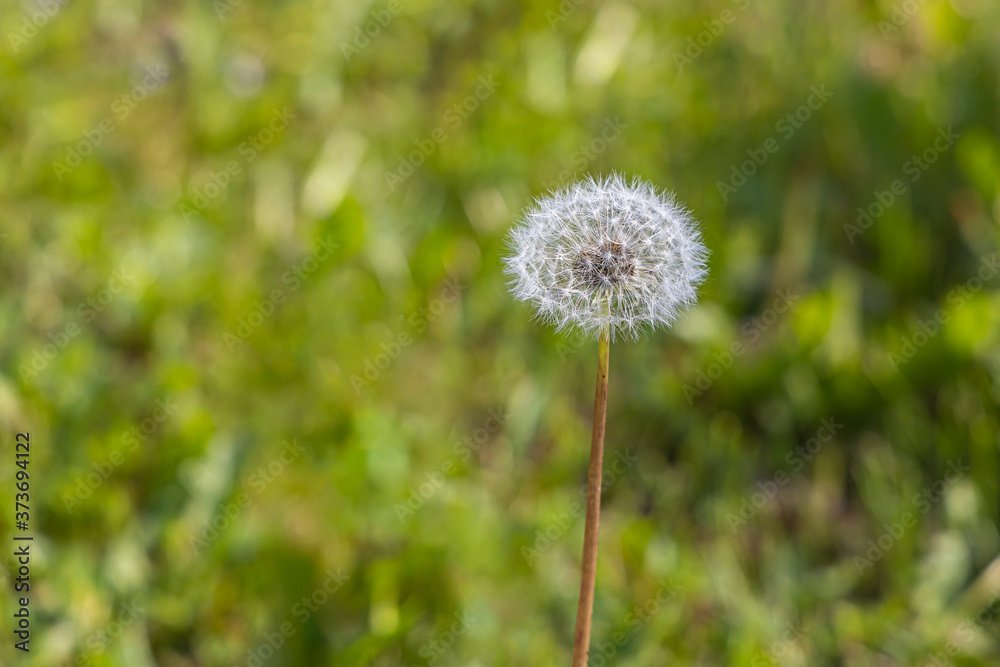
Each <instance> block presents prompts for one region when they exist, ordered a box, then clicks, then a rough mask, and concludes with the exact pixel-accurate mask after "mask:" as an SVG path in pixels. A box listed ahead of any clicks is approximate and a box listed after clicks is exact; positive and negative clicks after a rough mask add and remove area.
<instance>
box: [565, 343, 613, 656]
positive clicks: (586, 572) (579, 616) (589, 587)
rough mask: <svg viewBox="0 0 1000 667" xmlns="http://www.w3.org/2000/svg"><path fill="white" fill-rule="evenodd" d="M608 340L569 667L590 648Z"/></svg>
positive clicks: (600, 363) (600, 369) (601, 364)
mask: <svg viewBox="0 0 1000 667" xmlns="http://www.w3.org/2000/svg"><path fill="white" fill-rule="evenodd" d="M610 353H611V341H610V338H609V336H608V332H607V331H604V332H603V333H602V334H601V340H600V343H599V346H598V352H597V391H596V393H595V396H594V431H593V434H592V436H591V440H590V473H589V475H588V477H587V523H586V526H585V527H584V532H583V563H582V572H581V575H580V602H579V604H577V607H576V634H575V635H574V637H573V667H586V665H587V653H588V650H589V648H590V620H591V617H592V616H593V613H594V582H595V580H596V578H597V537H598V527H599V524H600V522H601V467H602V465H603V462H604V421H605V414H606V413H607V408H608V357H609V356H610Z"/></svg>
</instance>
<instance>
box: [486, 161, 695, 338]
mask: <svg viewBox="0 0 1000 667" xmlns="http://www.w3.org/2000/svg"><path fill="white" fill-rule="evenodd" d="M509 246H510V253H511V254H510V255H509V256H508V257H506V258H505V260H504V262H505V270H506V272H507V274H508V275H509V276H510V277H511V280H510V288H511V292H512V293H513V294H514V296H515V298H517V299H519V300H521V301H527V302H530V303H532V304H533V305H534V306H535V309H536V313H537V316H538V317H539V318H540V319H542V320H544V321H546V322H549V323H551V324H553V325H555V326H556V327H557V328H558V329H559V330H566V329H570V328H573V327H578V328H579V329H580V330H582V331H583V332H584V333H585V334H586V335H588V336H590V337H594V338H596V337H597V336H599V335H600V333H601V332H602V331H605V330H607V331H608V332H609V334H610V336H611V337H612V339H614V338H616V337H624V338H630V339H634V338H637V337H638V336H639V335H640V334H641V333H643V332H644V331H648V330H651V329H655V328H657V327H659V326H669V325H670V324H671V323H673V321H674V320H675V319H676V318H677V316H678V314H679V313H680V312H681V311H682V310H684V308H686V307H687V306H689V305H691V304H693V303H694V302H695V301H696V300H697V287H698V285H699V284H701V282H702V281H703V280H704V278H705V275H706V268H705V261H706V259H707V257H708V251H707V250H706V249H705V246H704V245H702V242H701V235H700V233H699V231H698V226H697V222H696V221H695V220H694V218H693V217H692V216H691V214H690V212H689V211H687V210H686V209H685V208H684V207H683V206H681V205H679V204H678V203H677V201H676V200H675V199H674V197H673V195H670V194H667V193H662V192H660V191H658V190H657V189H656V188H655V187H654V186H652V185H651V184H649V183H646V182H644V181H640V180H638V179H635V180H633V181H632V182H631V183H629V182H626V181H625V179H624V178H622V177H621V176H620V175H618V174H612V175H610V176H606V177H597V178H588V179H586V180H584V181H580V182H578V183H575V184H573V185H571V186H569V187H566V188H563V189H561V190H559V191H557V192H554V193H552V194H550V195H548V196H546V197H542V198H539V199H538V200H536V201H535V204H534V205H533V206H532V207H530V208H529V209H528V210H526V211H525V213H524V214H523V216H522V218H521V220H520V221H519V223H518V224H517V225H516V226H515V227H514V229H513V230H512V231H511V233H510V237H509Z"/></svg>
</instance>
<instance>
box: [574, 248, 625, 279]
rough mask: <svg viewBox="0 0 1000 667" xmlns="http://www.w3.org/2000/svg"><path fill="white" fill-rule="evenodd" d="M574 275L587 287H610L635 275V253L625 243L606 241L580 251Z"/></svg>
mask: <svg viewBox="0 0 1000 667" xmlns="http://www.w3.org/2000/svg"><path fill="white" fill-rule="evenodd" d="M573 275H574V276H575V277H576V279H577V280H579V281H580V282H582V283H583V284H584V285H586V286H587V287H591V288H595V289H597V288H601V287H610V286H611V285H616V284H618V283H621V282H625V281H626V280H628V279H629V278H630V277H631V276H634V275H635V254H634V253H633V252H632V251H631V250H629V249H628V248H627V247H626V246H625V245H624V244H623V243H619V242H617V241H605V242H604V243H602V244H600V245H596V246H590V247H589V248H584V249H583V250H581V251H580V255H579V256H578V257H577V258H576V260H575V261H574V262H573Z"/></svg>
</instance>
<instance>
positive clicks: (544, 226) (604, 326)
mask: <svg viewBox="0 0 1000 667" xmlns="http://www.w3.org/2000/svg"><path fill="white" fill-rule="evenodd" d="M510 247H511V252H512V254H511V255H510V256H509V257H507V258H506V259H505V265H506V266H505V268H506V272H507V273H508V274H509V275H510V276H511V281H510V286H511V291H512V292H513V294H514V296H515V297H516V298H517V299H519V300H521V301H528V302H530V303H532V304H533V305H534V306H535V309H536V315H537V317H538V318H539V319H540V320H542V321H545V322H548V323H550V324H553V325H555V326H556V328H557V329H558V330H560V331H564V330H568V329H572V328H579V329H580V330H581V331H582V332H583V333H584V334H586V335H588V336H590V337H593V338H597V339H598V340H599V345H598V373H597V391H596V395H595V398H594V430H593V434H592V438H591V448H590V470H589V474H588V481H587V519H586V527H585V530H584V541H583V565H582V576H581V580H580V600H579V605H578V606H577V612H576V614H577V615H576V633H575V635H574V641H573V667H584V666H585V665H586V663H587V650H588V648H589V645H590V621H591V616H592V613H593V607H594V581H595V578H596V573H597V537H598V524H599V521H600V498H601V469H602V462H603V458H604V425H605V413H606V411H607V402H608V358H609V353H610V348H611V341H612V340H615V339H616V338H619V337H621V338H626V339H631V340H634V339H636V338H638V337H639V336H640V335H641V334H642V333H644V332H646V331H651V330H653V329H656V328H658V327H661V326H669V325H670V324H671V323H673V322H674V320H675V319H676V318H677V316H678V315H679V314H680V312H681V311H683V310H684V309H685V308H686V307H687V306H689V305H691V304H693V303H694V302H695V300H696V299H697V287H698V285H699V284H701V282H702V281H703V280H704V278H705V275H706V268H705V261H706V259H707V256H708V252H707V251H706V249H705V246H704V245H702V242H701V236H700V234H699V232H698V227H697V223H696V222H695V220H694V218H693V217H692V216H691V213H690V212H689V211H688V210H687V209H685V208H684V207H683V206H681V205H680V204H678V203H677V201H676V200H675V199H674V197H673V196H672V195H669V194H666V193H662V192H660V191H658V190H657V189H656V188H655V187H654V186H652V185H650V184H649V183H646V182H643V181H640V180H638V179H636V180H633V181H632V182H631V183H627V182H626V181H625V180H624V179H623V178H622V177H621V176H619V175H617V174H612V175H611V176H607V177H603V178H590V179H588V180H585V181H583V182H580V183H576V184H574V185H572V186H570V187H568V188H564V189H562V190H560V191H559V192H556V193H554V194H552V195H550V196H548V197H544V198H541V199H539V200H537V201H536V202H535V205H534V206H533V207H532V208H530V209H528V211H527V212H526V213H525V214H524V216H523V218H522V220H521V222H520V224H519V225H518V226H517V227H515V228H514V230H513V231H512V232H511V234H510Z"/></svg>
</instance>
